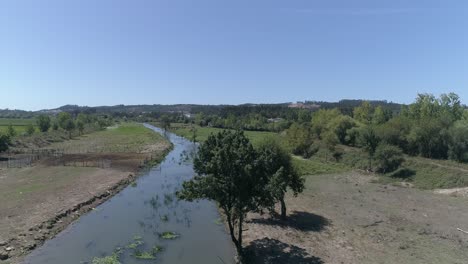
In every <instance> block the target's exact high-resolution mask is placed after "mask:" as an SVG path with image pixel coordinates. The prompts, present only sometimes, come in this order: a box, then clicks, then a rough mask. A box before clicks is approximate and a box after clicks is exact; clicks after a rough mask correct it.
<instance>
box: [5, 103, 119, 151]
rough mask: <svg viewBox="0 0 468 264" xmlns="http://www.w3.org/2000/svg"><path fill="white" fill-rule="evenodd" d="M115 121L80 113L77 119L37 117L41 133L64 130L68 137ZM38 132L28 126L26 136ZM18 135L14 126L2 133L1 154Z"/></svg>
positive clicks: (65, 116) (65, 115)
mask: <svg viewBox="0 0 468 264" xmlns="http://www.w3.org/2000/svg"><path fill="white" fill-rule="evenodd" d="M112 123H113V121H112V120H111V119H109V118H105V117H100V116H96V115H89V114H85V113H79V114H77V115H76V117H73V115H72V114H70V113H68V112H60V113H59V114H58V115H57V116H56V117H55V118H52V117H51V116H49V115H39V116H37V117H36V125H37V128H38V129H39V131H40V132H43V133H46V132H48V131H49V130H51V129H52V130H54V131H56V130H59V129H62V130H64V131H66V132H67V133H68V137H69V138H71V137H72V133H73V132H74V131H77V132H78V133H79V134H80V135H82V134H83V133H84V132H85V130H87V131H95V130H99V129H103V128H105V127H107V126H110V125H112ZM35 131H36V128H35V127H34V125H33V124H32V123H31V124H28V125H27V126H26V130H25V135H32V134H33V133H34V132H35ZM17 135H18V132H17V131H16V130H15V128H14V127H13V125H9V126H8V127H7V129H6V132H5V133H0V152H3V151H6V150H8V148H9V146H10V145H11V144H12V142H13V139H14V138H15V137H16V136H17Z"/></svg>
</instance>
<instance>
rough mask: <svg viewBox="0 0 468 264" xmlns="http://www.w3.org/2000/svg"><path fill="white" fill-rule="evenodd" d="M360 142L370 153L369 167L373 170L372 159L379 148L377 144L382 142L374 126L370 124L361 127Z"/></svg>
mask: <svg viewBox="0 0 468 264" xmlns="http://www.w3.org/2000/svg"><path fill="white" fill-rule="evenodd" d="M358 142H359V144H360V146H361V147H362V148H363V149H364V150H365V151H366V152H367V154H368V157H369V169H370V170H371V171H372V160H373V158H374V154H375V150H376V149H377V146H378V145H379V142H380V139H379V137H378V136H377V134H376V132H375V129H374V127H373V126H371V125H369V126H365V127H363V128H361V129H360V131H359V138H358Z"/></svg>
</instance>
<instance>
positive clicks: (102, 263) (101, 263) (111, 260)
mask: <svg viewBox="0 0 468 264" xmlns="http://www.w3.org/2000/svg"><path fill="white" fill-rule="evenodd" d="M92 264H120V260H119V256H118V255H117V254H112V255H111V256H106V257H102V258H98V257H95V258H94V259H93V261H92Z"/></svg>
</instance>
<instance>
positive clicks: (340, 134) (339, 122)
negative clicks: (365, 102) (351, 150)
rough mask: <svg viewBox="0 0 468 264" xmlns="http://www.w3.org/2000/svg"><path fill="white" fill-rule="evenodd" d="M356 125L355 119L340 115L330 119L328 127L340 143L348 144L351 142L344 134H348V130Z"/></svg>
mask: <svg viewBox="0 0 468 264" xmlns="http://www.w3.org/2000/svg"><path fill="white" fill-rule="evenodd" d="M356 126H357V124H356V121H354V119H353V118H352V117H350V116H345V115H340V116H338V117H335V118H334V119H333V120H331V121H330V124H329V125H328V128H329V130H330V131H333V132H334V133H335V134H336V136H337V138H338V140H339V142H340V143H341V144H350V143H351V142H350V141H349V140H348V138H347V137H346V136H347V135H348V131H349V130H350V129H352V128H354V127H356Z"/></svg>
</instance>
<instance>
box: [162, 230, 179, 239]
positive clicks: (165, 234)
mask: <svg viewBox="0 0 468 264" xmlns="http://www.w3.org/2000/svg"><path fill="white" fill-rule="evenodd" d="M179 236H180V235H179V234H176V233H174V232H169V231H167V232H163V233H161V234H159V237H160V238H162V239H176V238H178V237H179Z"/></svg>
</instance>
